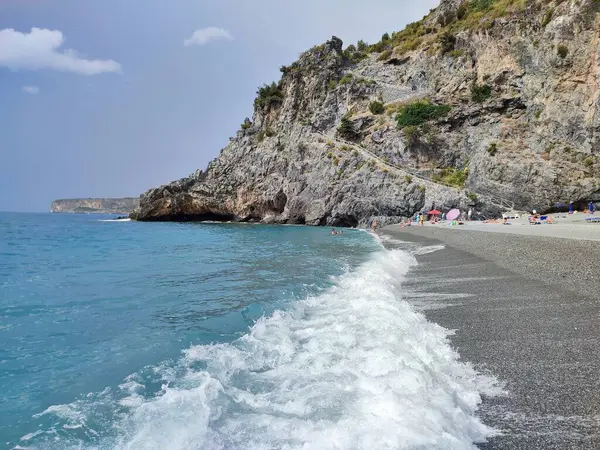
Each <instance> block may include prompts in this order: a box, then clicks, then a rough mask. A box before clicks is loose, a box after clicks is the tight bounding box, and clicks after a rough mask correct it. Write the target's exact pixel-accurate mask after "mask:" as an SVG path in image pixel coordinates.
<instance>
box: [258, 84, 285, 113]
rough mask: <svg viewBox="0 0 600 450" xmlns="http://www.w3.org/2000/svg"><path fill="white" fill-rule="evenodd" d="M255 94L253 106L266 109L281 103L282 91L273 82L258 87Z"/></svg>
mask: <svg viewBox="0 0 600 450" xmlns="http://www.w3.org/2000/svg"><path fill="white" fill-rule="evenodd" d="M256 94H257V97H256V99H255V100H254V107H255V108H261V109H265V108H266V109H268V108H271V107H272V106H279V105H281V104H282V103H283V92H282V91H281V89H280V88H279V86H278V85H277V83H275V82H273V83H271V84H265V85H263V86H261V87H259V88H258V91H256Z"/></svg>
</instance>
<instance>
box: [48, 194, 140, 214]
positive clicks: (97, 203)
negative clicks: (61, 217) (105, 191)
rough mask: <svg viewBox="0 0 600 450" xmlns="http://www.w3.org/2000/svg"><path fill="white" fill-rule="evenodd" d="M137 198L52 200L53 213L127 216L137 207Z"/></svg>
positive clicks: (51, 208)
mask: <svg viewBox="0 0 600 450" xmlns="http://www.w3.org/2000/svg"><path fill="white" fill-rule="evenodd" d="M139 202H140V199H139V198H69V199H60V200H54V201H53V202H52V205H50V211H51V212H53V213H80V214H82V213H83V214H86V213H87V214H129V213H130V212H131V211H133V210H134V209H135V208H137V207H138V205H139Z"/></svg>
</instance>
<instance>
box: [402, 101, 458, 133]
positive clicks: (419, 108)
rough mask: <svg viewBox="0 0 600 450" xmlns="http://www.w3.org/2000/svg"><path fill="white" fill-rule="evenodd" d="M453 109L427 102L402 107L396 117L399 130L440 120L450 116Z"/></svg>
mask: <svg viewBox="0 0 600 450" xmlns="http://www.w3.org/2000/svg"><path fill="white" fill-rule="evenodd" d="M451 110H452V108H451V107H450V106H448V105H434V104H432V103H427V102H423V101H421V102H415V103H411V104H409V105H405V106H402V107H401V108H400V109H399V110H398V114H397V115H396V123H397V124H398V128H404V127H408V126H419V125H422V124H424V123H426V122H429V121H430V120H435V119H439V118H441V117H444V116H445V115H446V114H448V113H449V112H450V111H451Z"/></svg>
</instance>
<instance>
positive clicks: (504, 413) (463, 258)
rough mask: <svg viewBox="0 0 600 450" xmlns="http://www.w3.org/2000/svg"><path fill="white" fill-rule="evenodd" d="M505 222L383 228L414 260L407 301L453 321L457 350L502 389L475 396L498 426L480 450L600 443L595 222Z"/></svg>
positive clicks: (599, 250) (446, 322) (599, 247)
mask: <svg viewBox="0 0 600 450" xmlns="http://www.w3.org/2000/svg"><path fill="white" fill-rule="evenodd" d="M578 219H580V218H578ZM512 222H513V225H511V226H504V225H501V224H483V223H476V222H467V223H466V224H465V225H463V226H458V227H448V226H445V225H440V224H436V225H426V226H423V227H419V226H410V227H406V228H400V227H399V226H398V225H394V226H388V227H386V228H384V229H383V230H382V231H381V236H382V240H383V241H384V243H385V245H386V246H387V247H388V248H401V249H405V250H408V251H413V252H414V253H415V256H416V258H417V260H418V262H419V264H418V265H417V266H415V267H414V268H412V270H411V272H410V273H409V275H408V276H407V281H406V283H405V288H406V294H405V295H406V300H407V301H409V302H410V303H412V304H413V305H415V306H416V307H417V308H419V309H423V311H424V312H425V314H426V316H427V318H428V319H429V320H431V321H433V322H436V323H438V324H440V325H441V326H443V327H445V328H447V329H450V330H456V331H455V334H454V335H453V336H452V337H451V343H452V345H453V346H454V347H455V348H456V349H457V351H458V352H459V353H460V355H461V357H462V358H463V359H464V360H466V361H469V362H470V363H471V364H473V366H474V367H475V368H476V369H478V370H480V371H481V372H484V373H489V374H491V375H494V376H495V377H497V379H498V380H499V381H500V382H501V383H502V385H503V388H504V389H505V392H506V395H503V396H500V397H494V398H487V399H484V402H483V406H482V408H481V410H480V412H479V414H480V416H481V417H482V419H483V420H484V422H485V423H486V424H488V425H491V426H493V427H495V428H496V429H497V430H499V435H498V436H496V437H493V438H491V439H490V440H489V442H488V443H486V444H480V448H483V449H507V448H510V449H513V448H514V449H521V448H522V449H534V448H535V449H538V448H539V449H542V448H543V449H566V448H569V449H597V448H600V409H599V407H598V405H600V375H599V374H600V356H599V352H598V348H600V332H599V330H600V225H598V224H587V223H585V222H584V221H583V222H582V221H580V220H575V219H574V218H570V220H569V219H566V220H564V221H563V222H562V223H561V222H560V221H558V222H557V223H556V224H553V225H539V226H530V225H528V224H527V223H526V222H525V223H521V222H520V221H514V220H513V221H512ZM423 248H425V249H430V250H429V251H427V250H426V251H422V249H423ZM415 249H421V250H415Z"/></svg>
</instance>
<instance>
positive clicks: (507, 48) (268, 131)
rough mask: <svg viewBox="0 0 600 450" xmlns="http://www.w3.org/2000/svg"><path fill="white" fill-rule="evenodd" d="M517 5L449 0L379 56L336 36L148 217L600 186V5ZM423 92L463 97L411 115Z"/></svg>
mask: <svg viewBox="0 0 600 450" xmlns="http://www.w3.org/2000/svg"><path fill="white" fill-rule="evenodd" d="M479 3H482V2H479ZM483 3H485V2H483ZM492 3H493V2H492ZM503 3H509V4H510V3H511V2H503ZM523 3H526V5H525V6H522V5H523ZM512 4H513V6H510V7H508V8H506V9H505V10H503V11H502V12H500V11H499V10H496V9H494V8H493V7H490V8H488V9H487V10H482V11H473V10H471V9H469V8H470V7H469V6H468V4H465V3H464V2H462V1H460V0H443V1H442V2H441V4H440V6H439V7H438V8H437V9H436V10H434V11H432V12H431V13H430V15H429V16H427V17H426V18H425V19H424V20H423V21H422V22H420V23H417V24H413V25H411V26H409V27H408V28H407V30H405V31H404V32H401V33H398V34H394V35H392V37H391V39H390V41H389V42H388V43H385V42H383V43H379V44H378V45H375V46H373V47H371V48H370V51H367V52H365V54H364V55H361V50H360V49H359V50H355V49H353V48H351V49H348V50H346V51H343V49H342V42H341V41H340V40H339V39H338V38H335V37H334V38H332V39H331V40H330V41H328V42H326V43H325V44H322V45H319V46H316V47H314V48H312V49H310V50H309V51H307V52H305V53H304V54H302V55H301V56H300V58H299V59H298V61H296V62H294V63H293V64H292V65H290V66H288V67H282V69H281V70H282V73H283V76H282V78H281V80H280V81H279V83H277V84H273V85H272V86H271V88H270V89H269V90H265V92H263V94H261V95H259V97H258V98H257V101H256V102H255V111H254V116H253V118H252V121H251V122H250V123H248V124H246V125H245V126H244V127H243V128H244V129H242V130H240V131H239V132H238V133H237V135H236V136H235V137H234V138H232V139H231V141H230V143H229V145H228V146H227V147H226V148H224V149H223V150H222V151H221V154H220V155H219V157H218V158H216V159H215V160H214V161H212V162H211V163H210V164H209V166H208V168H207V169H206V170H205V171H197V172H196V173H195V174H193V175H191V176H189V177H187V178H184V179H182V180H179V181H176V182H173V183H171V184H168V185H165V186H161V187H159V188H156V189H151V190H149V191H148V192H146V193H144V194H143V195H142V196H141V198H140V206H139V208H138V209H136V211H134V213H133V214H132V217H133V218H135V219H138V220H238V221H262V222H268V223H299V224H310V225H352V226H354V225H365V224H366V223H368V221H369V220H370V219H371V218H372V217H379V218H380V220H381V218H386V217H388V218H398V217H406V216H411V215H412V214H414V213H415V212H418V211H422V210H424V209H428V208H432V207H435V208H438V209H440V208H450V207H459V208H463V209H468V208H472V209H474V210H475V211H476V212H478V213H480V214H482V215H484V216H485V215H488V214H494V213H498V212H500V211H501V210H502V209H509V208H515V209H522V210H530V209H534V208H535V209H537V210H538V211H544V210H547V209H549V208H551V207H552V205H553V204H554V203H556V202H569V201H574V202H577V201H586V200H596V201H597V200H600V198H599V197H600V150H599V143H598V138H599V136H600V134H599V131H600V114H599V113H598V110H599V107H600V14H599V11H600V4H599V3H598V2H596V1H595V0H578V1H576V0H569V1H564V2H560V4H558V5H554V6H552V5H551V4H550V3H549V2H547V1H542V0H539V1H537V0H536V1H529V2H517V1H515V2H512ZM465 5H466V6H465ZM518 5H521V6H518ZM551 6H552V7H551ZM511 8H512V9H511ZM366 53H368V54H366ZM376 100H377V101H380V102H382V103H384V106H385V109H386V111H385V112H384V113H383V114H373V113H372V112H371V111H370V108H369V105H370V103H371V102H373V101H376ZM414 102H429V103H430V104H435V105H447V106H448V107H449V112H447V114H445V115H443V116H441V117H437V118H434V119H433V120H429V121H428V122H427V123H423V124H419V125H418V126H409V127H404V128H403V129H400V128H398V126H397V124H396V121H395V115H396V112H397V111H398V110H399V109H401V108H402V107H403V106H406V105H410V104H411V103H414ZM342 119H345V120H344V122H342ZM341 124H342V127H340V125H341ZM348 124H350V125H348ZM348 126H349V127H350V129H349V131H348V129H345V128H344V127H348ZM452 174H460V175H461V176H462V179H459V180H457V178H452V177H453V175H452Z"/></svg>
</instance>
